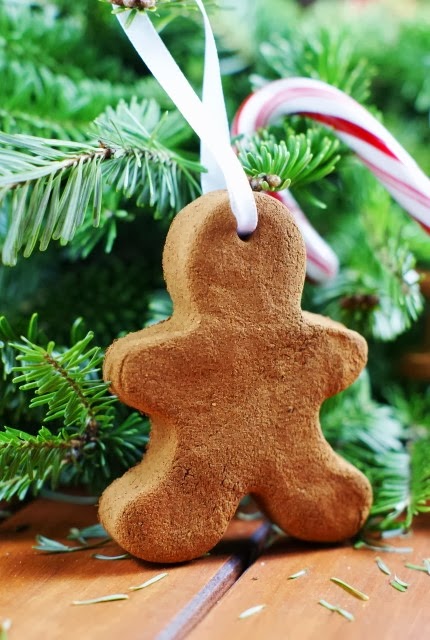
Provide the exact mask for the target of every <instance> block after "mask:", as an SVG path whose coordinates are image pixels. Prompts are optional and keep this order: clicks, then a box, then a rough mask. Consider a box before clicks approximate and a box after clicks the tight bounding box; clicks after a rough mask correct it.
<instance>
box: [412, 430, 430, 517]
mask: <svg viewBox="0 0 430 640" xmlns="http://www.w3.org/2000/svg"><path fill="white" fill-rule="evenodd" d="M411 446H412V452H411V483H410V499H409V505H408V513H407V518H406V525H407V526H408V527H409V526H410V525H411V524H412V519H413V517H414V516H415V515H418V514H419V513H425V512H429V511H430V438H427V439H424V440H417V441H416V442H413V443H412V445H411Z"/></svg>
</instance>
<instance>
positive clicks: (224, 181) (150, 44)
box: [117, 0, 258, 235]
mask: <svg viewBox="0 0 430 640" xmlns="http://www.w3.org/2000/svg"><path fill="white" fill-rule="evenodd" d="M195 2H196V4H197V6H198V7H199V9H200V11H201V13H202V15H203V21H204V27H205V65H204V79H203V100H200V98H199V97H198V95H197V94H196V93H195V91H194V89H193V88H192V87H191V85H190V83H189V82H188V80H187V79H186V77H185V76H184V74H183V73H182V71H181V70H180V68H179V67H178V65H177V64H176V62H175V60H174V59H173V57H172V55H171V53H170V52H169V50H168V49H167V47H166V45H165V44H164V42H163V41H162V39H161V38H160V36H159V35H158V33H157V31H156V30H155V28H154V27H153V25H152V22H151V21H150V19H149V18H148V16H147V15H146V13H145V12H139V13H137V15H136V16H135V17H134V19H133V20H132V22H131V24H130V25H128V26H127V21H128V18H129V16H128V12H125V11H123V12H120V13H118V14H117V17H118V20H119V22H120V24H121V26H122V28H123V29H124V31H125V33H126V34H127V36H128V38H129V40H130V42H131V43H132V45H133V46H134V48H135V49H136V51H137V53H138V54H139V56H140V57H141V58H142V60H143V61H144V63H145V64H146V66H147V67H148V69H149V70H150V71H151V73H152V74H153V76H154V77H155V78H156V79H157V80H158V82H159V83H160V85H161V86H162V87H163V89H164V91H165V92H166V93H167V95H168V96H169V97H170V99H171V100H172V102H173V103H174V104H175V105H176V107H177V108H178V109H179V111H180V112H181V113H182V115H183V116H184V118H185V120H186V121H187V122H188V123H189V125H190V126H191V127H192V128H193V129H194V131H195V132H196V133H197V135H198V136H199V138H200V140H201V161H202V164H204V166H205V167H206V168H207V169H208V173H207V174H202V190H203V193H207V192H208V191H213V190H214V189H225V188H227V190H228V193H229V197H230V206H231V209H232V212H233V214H234V216H235V218H236V220H237V232H238V234H239V235H248V234H250V233H252V232H253V231H255V229H256V227H257V221H258V219H257V208H256V205H255V200H254V196H253V193H252V190H251V187H250V185H249V181H248V178H247V177H246V174H245V172H244V170H243V168H242V166H241V164H240V162H239V160H238V158H237V156H236V154H235V152H234V151H233V149H232V148H231V144H230V134H229V128H228V121H227V115H226V111H225V103H224V96H223V91H222V85H221V74H220V68H219V60H218V53H217V49H216V44H215V39H214V36H213V33H212V29H211V26H210V23H209V19H208V16H207V14H206V11H205V8H204V6H203V3H202V1H201V0H195Z"/></svg>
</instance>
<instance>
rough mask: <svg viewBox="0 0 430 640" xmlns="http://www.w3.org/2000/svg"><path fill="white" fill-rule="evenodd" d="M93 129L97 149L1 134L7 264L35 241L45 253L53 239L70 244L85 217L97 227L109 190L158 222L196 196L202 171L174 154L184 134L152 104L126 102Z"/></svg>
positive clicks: (1, 192)
mask: <svg viewBox="0 0 430 640" xmlns="http://www.w3.org/2000/svg"><path fill="white" fill-rule="evenodd" d="M95 129H96V132H97V133H98V134H99V136H100V142H99V145H98V146H96V145H95V144H90V143H87V144H85V143H80V142H71V141H58V140H45V139H43V138H36V137H31V136H21V135H15V136H10V135H7V134H0V144H1V145H3V147H2V148H0V202H1V201H2V200H4V199H5V198H8V202H9V203H10V212H9V217H10V226H9V230H8V233H7V236H6V240H5V243H4V246H3V261H4V262H5V263H6V264H10V265H13V264H15V263H16V260H17V255H18V252H19V251H20V250H21V249H22V248H24V256H29V255H30V254H31V253H32V251H33V250H34V247H35V245H36V243H37V242H38V241H39V243H40V249H41V250H42V251H43V250H45V249H46V248H47V246H48V244H49V242H50V240H51V239H54V240H60V242H61V244H67V243H68V242H70V241H71V240H72V238H73V237H74V235H75V233H76V230H77V228H78V227H79V226H80V225H82V224H83V223H84V221H85V217H86V215H90V216H91V218H92V221H93V224H94V225H95V226H98V225H99V224H100V216H101V210H102V199H103V186H104V185H113V186H115V188H116V189H117V191H122V192H123V193H124V194H125V195H126V197H129V198H130V197H132V196H134V195H135V194H139V195H138V198H137V203H138V204H139V205H143V204H144V203H145V202H147V203H148V204H149V206H151V207H153V208H154V209H155V213H156V215H159V216H161V215H165V214H166V213H172V212H176V211H177V210H179V209H180V208H181V207H182V206H183V205H184V204H185V203H186V202H188V201H189V200H191V199H193V197H195V195H196V193H197V192H198V184H197V182H196V179H195V176H194V173H197V172H198V171H199V170H200V166H199V165H198V164H197V163H196V162H193V161H190V160H188V159H186V158H185V157H182V156H181V155H179V154H178V153H176V152H175V151H173V150H172V149H171V148H169V146H168V145H171V146H174V145H176V144H177V143H178V142H180V141H181V139H182V138H183V137H184V133H183V127H182V126H181V125H180V124H179V120H178V119H177V118H175V117H169V118H168V117H167V116H166V117H164V118H161V119H160V111H159V108H158V106H157V105H156V104H155V103H154V102H143V103H141V104H139V103H137V102H136V101H133V102H132V103H131V105H130V106H127V105H125V103H121V104H120V105H119V107H118V108H117V110H116V111H114V110H113V109H108V111H107V112H106V114H105V115H103V116H101V117H100V118H99V119H98V120H97V121H96V123H95ZM185 135H187V134H185ZM102 165H103V167H102ZM148 201H149V202H148ZM87 210H88V212H87Z"/></svg>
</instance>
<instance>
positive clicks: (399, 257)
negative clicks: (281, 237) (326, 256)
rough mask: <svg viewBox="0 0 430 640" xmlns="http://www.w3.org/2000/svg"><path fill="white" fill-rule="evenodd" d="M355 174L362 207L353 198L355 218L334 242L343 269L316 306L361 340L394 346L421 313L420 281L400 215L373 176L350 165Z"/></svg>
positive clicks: (348, 219)
mask: <svg viewBox="0 0 430 640" xmlns="http://www.w3.org/2000/svg"><path fill="white" fill-rule="evenodd" d="M354 171H355V172H356V173H357V174H358V176H359V179H358V181H357V189H360V192H361V198H362V199H363V200H364V203H365V204H364V203H363V204H361V202H360V198H359V197H357V199H356V200H355V205H356V207H357V208H358V209H359V210H360V209H361V211H360V213H361V215H360V217H359V216H357V215H354V216H346V224H345V226H340V228H339V230H338V231H337V232H336V234H335V236H334V240H333V245H334V247H335V249H337V248H339V253H340V257H341V259H342V262H344V263H345V264H346V265H347V266H346V267H344V268H343V269H342V270H341V271H340V273H339V275H338V276H337V277H336V278H335V279H334V280H332V281H331V282H329V283H328V284H327V285H326V286H324V287H322V288H321V289H320V290H319V291H318V292H317V294H316V296H315V302H316V303H317V305H319V306H320V308H321V309H323V312H324V313H326V314H327V315H330V316H331V317H332V318H334V319H338V320H340V321H341V322H344V323H345V324H347V325H348V326H350V327H352V328H355V329H356V330H357V331H359V332H361V333H363V334H364V335H365V336H366V337H370V338H375V339H377V340H383V341H388V340H393V339H394V338H396V337H397V336H398V335H400V334H401V333H403V332H404V331H406V329H408V328H409V327H410V326H411V324H412V323H413V322H415V321H416V320H417V318H418V317H419V315H420V313H421V312H422V311H423V298H422V295H421V292H420V286H419V281H420V278H419V275H418V273H417V272H416V271H415V257H414V256H413V254H412V253H411V251H410V249H409V246H408V243H407V241H406V240H405V238H404V237H403V229H404V223H403V214H402V213H401V212H400V211H399V210H398V209H397V208H396V206H395V205H393V203H392V202H391V200H390V196H389V195H388V193H387V192H385V190H384V189H383V188H382V187H381V186H380V185H377V184H375V179H374V178H373V176H371V175H369V174H368V172H367V171H366V170H364V169H363V170H359V169H358V168H357V165H355V163H354ZM368 190H369V193H368V194H367V191H368ZM366 195H368V197H367V198H366ZM354 196H355V191H353V192H352V194H351V197H354Z"/></svg>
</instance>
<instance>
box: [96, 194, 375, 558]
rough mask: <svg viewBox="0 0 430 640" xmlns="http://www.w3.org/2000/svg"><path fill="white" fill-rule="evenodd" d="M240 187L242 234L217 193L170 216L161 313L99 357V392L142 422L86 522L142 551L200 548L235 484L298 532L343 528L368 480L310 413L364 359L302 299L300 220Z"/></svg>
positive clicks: (357, 518)
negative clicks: (248, 224)
mask: <svg viewBox="0 0 430 640" xmlns="http://www.w3.org/2000/svg"><path fill="white" fill-rule="evenodd" d="M255 198H256V202H257V207H258V213H259V224H258V227H257V229H256V231H255V232H254V233H253V234H252V235H251V236H250V237H249V238H247V239H241V238H239V237H238V235H237V232H236V221H235V219H234V217H233V215H232V213H231V210H230V205H229V199H228V195H227V193H226V192H223V191H220V192H213V193H209V194H207V195H205V196H203V197H201V198H199V199H198V200H196V201H195V202H192V203H191V204H190V205H189V206H187V207H186V208H185V209H183V210H182V211H181V212H180V213H179V214H178V215H177V217H176V218H175V219H174V221H173V223H172V226H171V228H170V231H169V233H168V236H167V240H166V246H165V250H164V256H163V266H164V274H165V279H166V283H167V287H168V290H169V293H170V295H171V297H172V300H173V305H174V312H173V315H172V317H171V318H170V319H168V320H166V321H165V322H161V323H159V324H156V325H154V326H151V327H149V328H147V329H143V330H142V331H138V332H136V333H131V334H129V335H128V336H126V337H125V338H121V339H120V340H117V341H116V342H114V343H113V345H112V346H111V347H110V348H109V350H108V352H107V354H106V360H105V367H104V377H105V379H106V380H109V381H111V385H112V391H113V392H114V393H116V394H117V395H118V397H119V398H120V399H121V400H122V401H123V402H124V403H126V404H127V405H130V406H132V407H135V408H136V409H139V410H140V411H142V412H144V413H146V414H148V415H149V417H150V419H151V423H152V431H151V439H150V444H149V448H148V451H147V453H146V455H145V457H144V459H143V461H142V462H141V463H140V464H138V465H136V466H135V467H133V468H132V469H130V470H129V471H127V473H125V475H124V476H122V477H121V478H119V479H118V480H115V481H114V482H113V483H112V484H111V485H110V486H109V487H108V488H107V489H106V491H105V492H104V493H103V495H102V498H101V501H100V519H101V522H102V523H103V525H104V527H105V528H106V529H107V530H108V532H109V533H110V534H111V535H112V536H113V538H114V539H115V540H117V542H118V543H119V544H120V545H121V546H122V547H124V549H126V550H127V551H129V552H130V553H132V554H133V555H135V556H138V557H140V558H143V559H145V560H149V561H154V562H163V563H164V562H178V561H183V560H190V559H192V558H196V557H198V556H200V555H202V554H203V553H205V552H207V551H208V550H209V549H211V548H212V547H213V546H214V545H215V544H216V543H217V542H218V541H219V540H220V538H221V537H222V535H223V534H224V532H225V530H226V528H227V526H228V523H229V522H230V520H231V519H232V517H233V515H234V513H235V510H236V508H237V506H238V504H239V501H240V499H241V498H242V497H243V496H245V495H246V494H248V493H250V494H252V495H253V496H254V498H255V500H256V501H257V502H258V504H259V505H260V507H261V509H262V510H263V511H264V512H265V513H266V514H267V516H268V517H269V518H270V519H271V520H272V521H273V522H275V523H276V524H277V525H279V527H281V528H282V529H283V530H284V531H286V532H287V533H289V534H291V535H293V536H296V537H297V538H301V539H303V540H313V541H321V542H334V541H338V540H343V539H345V538H348V537H350V536H352V535H354V534H355V533H356V532H357V531H358V530H359V529H360V527H361V526H362V525H363V523H364V521H365V519H366V517H367V515H368V512H369V508H370V504H371V498H372V494H371V488H370V485H369V482H368V481H367V479H366V478H365V477H364V476H363V474H362V473H361V472H360V471H358V470H357V469H356V468H355V467H353V466H352V465H351V464H349V463H348V462H346V461H345V460H343V459H342V458H341V457H340V456H338V455H337V454H336V453H335V452H334V451H333V450H332V449H331V447H330V446H329V445H328V443H327V442H326V440H325V439H324V437H323V435H322V432H321V428H320V424H319V418H318V415H319V410H320V407H321V404H322V402H323V401H324V400H325V399H326V398H328V397H329V396H332V395H333V394H335V393H338V392H339V391H342V390H343V389H345V388H346V387H348V386H349V385H350V384H351V383H352V382H353V381H354V380H355V379H356V377H357V376H358V374H359V373H360V371H361V370H362V368H363V367H364V365H365V362H366V354H367V348H366V342H365V340H364V339H363V338H362V337H361V336H359V335H358V334H357V333H355V332H354V331H349V330H348V329H346V328H345V327H343V326H342V325H341V324H338V323H336V322H333V321H332V320H329V319H327V318H324V317H322V316H319V315H314V314H311V313H307V312H305V311H302V309H301V306H300V300H301V294H302V289H303V283H304V277H305V249H304V244H303V241H302V238H301V235H300V232H299V230H298V229H297V227H296V224H295V223H294V221H293V219H292V217H291V215H290V214H289V212H288V211H287V209H286V208H285V207H284V206H283V205H282V204H281V203H279V202H278V201H277V200H275V199H274V198H270V197H268V196H267V195H262V194H256V195H255Z"/></svg>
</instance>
